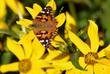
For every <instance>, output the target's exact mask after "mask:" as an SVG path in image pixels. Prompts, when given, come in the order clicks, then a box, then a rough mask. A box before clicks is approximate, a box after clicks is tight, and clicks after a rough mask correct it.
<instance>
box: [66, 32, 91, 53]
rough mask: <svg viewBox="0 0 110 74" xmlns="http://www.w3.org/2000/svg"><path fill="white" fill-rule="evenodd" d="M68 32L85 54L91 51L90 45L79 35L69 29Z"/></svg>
mask: <svg viewBox="0 0 110 74" xmlns="http://www.w3.org/2000/svg"><path fill="white" fill-rule="evenodd" d="M68 34H69V38H70V40H71V41H72V42H73V43H74V44H75V45H76V46H77V47H78V49H79V50H80V51H81V52H82V53H83V54H87V53H88V52H90V48H89V46H88V45H87V44H86V43H84V42H83V41H82V40H81V39H80V38H79V37H78V36H76V35H75V34H74V33H72V32H71V31H68Z"/></svg>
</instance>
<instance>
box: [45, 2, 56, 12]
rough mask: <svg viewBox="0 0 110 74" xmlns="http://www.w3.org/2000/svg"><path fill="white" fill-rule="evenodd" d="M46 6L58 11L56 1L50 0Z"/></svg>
mask: <svg viewBox="0 0 110 74" xmlns="http://www.w3.org/2000/svg"><path fill="white" fill-rule="evenodd" d="M46 6H50V7H52V9H53V10H56V3H55V1H54V0H50V1H49V2H48V4H47V5H46Z"/></svg>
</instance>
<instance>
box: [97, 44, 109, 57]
mask: <svg viewBox="0 0 110 74" xmlns="http://www.w3.org/2000/svg"><path fill="white" fill-rule="evenodd" d="M106 51H110V45H108V46H107V47H105V48H104V49H102V50H101V51H100V52H99V53H98V56H99V57H104V56H106V54H105V52H106Z"/></svg>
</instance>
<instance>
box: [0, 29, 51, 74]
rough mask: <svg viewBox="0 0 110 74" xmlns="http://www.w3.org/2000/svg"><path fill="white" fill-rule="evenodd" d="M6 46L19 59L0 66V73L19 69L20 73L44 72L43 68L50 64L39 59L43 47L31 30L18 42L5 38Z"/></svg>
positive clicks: (34, 73)
mask: <svg viewBox="0 0 110 74" xmlns="http://www.w3.org/2000/svg"><path fill="white" fill-rule="evenodd" d="M7 47H8V49H9V50H10V51H11V52H12V53H13V54H14V55H15V56H16V57H17V58H18V60H19V61H18V62H14V63H11V64H5V65H2V66H0V71H1V72H2V73H5V72H8V71H19V72H20V74H37V73H41V74H45V72H44V70H43V68H45V67H49V66H50V65H49V63H47V61H45V60H43V59H41V57H42V56H43V54H44V52H45V48H44V47H43V46H42V45H41V44H40V42H39V41H38V40H37V38H36V37H35V36H34V33H33V32H32V31H31V32H30V33H29V34H26V35H24V36H23V37H22V38H21V39H20V41H18V42H16V41H15V40H12V39H10V38H7Z"/></svg>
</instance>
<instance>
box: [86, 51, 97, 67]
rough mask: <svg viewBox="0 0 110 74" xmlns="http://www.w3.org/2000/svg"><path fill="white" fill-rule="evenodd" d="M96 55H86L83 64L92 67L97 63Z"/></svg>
mask: <svg viewBox="0 0 110 74" xmlns="http://www.w3.org/2000/svg"><path fill="white" fill-rule="evenodd" d="M97 59H98V54H97V53H94V52H89V53H88V54H87V55H85V63H86V64H88V65H94V64H95V63H97V61H96V60H97Z"/></svg>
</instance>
